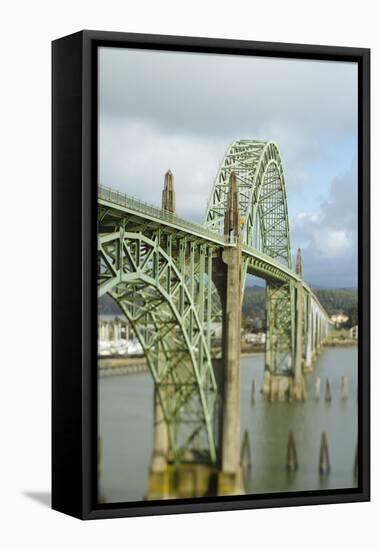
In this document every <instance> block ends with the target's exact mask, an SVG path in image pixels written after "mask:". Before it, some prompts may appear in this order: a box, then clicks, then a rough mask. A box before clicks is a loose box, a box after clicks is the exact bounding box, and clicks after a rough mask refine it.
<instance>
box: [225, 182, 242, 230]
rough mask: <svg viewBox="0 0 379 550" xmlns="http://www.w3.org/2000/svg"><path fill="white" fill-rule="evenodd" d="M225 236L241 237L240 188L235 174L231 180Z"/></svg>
mask: <svg viewBox="0 0 379 550" xmlns="http://www.w3.org/2000/svg"><path fill="white" fill-rule="evenodd" d="M224 235H226V236H231V235H233V236H234V237H235V238H236V239H238V238H239V235H240V219H239V206H238V187H237V176H236V174H235V172H232V173H231V174H230V178H229V192H228V199H227V205H226V210H225V218H224Z"/></svg>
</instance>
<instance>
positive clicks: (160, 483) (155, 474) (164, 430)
mask: <svg viewBox="0 0 379 550" xmlns="http://www.w3.org/2000/svg"><path fill="white" fill-rule="evenodd" d="M153 437H154V441H153V455H152V459H151V464H150V472H149V480H148V488H147V495H146V497H147V499H149V500H156V499H165V498H169V497H170V485H171V483H170V481H172V480H171V478H170V472H169V469H168V467H167V455H168V449H169V445H168V427H167V423H166V422H165V419H164V416H163V411H162V407H161V404H160V401H159V396H158V391H157V388H156V387H155V388H154V433H153Z"/></svg>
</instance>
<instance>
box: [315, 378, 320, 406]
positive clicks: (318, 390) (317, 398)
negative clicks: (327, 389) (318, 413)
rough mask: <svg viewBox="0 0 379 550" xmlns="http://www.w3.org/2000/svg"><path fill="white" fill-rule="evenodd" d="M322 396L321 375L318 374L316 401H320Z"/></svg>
mask: <svg viewBox="0 0 379 550" xmlns="http://www.w3.org/2000/svg"><path fill="white" fill-rule="evenodd" d="M320 396H321V380H320V377H319V376H318V377H317V378H316V380H315V398H316V401H320Z"/></svg>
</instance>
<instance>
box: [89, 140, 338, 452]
mask: <svg viewBox="0 0 379 550" xmlns="http://www.w3.org/2000/svg"><path fill="white" fill-rule="evenodd" d="M232 172H234V173H235V174H236V177H237V185H238V192H239V213H240V218H241V243H242V277H243V280H244V279H245V276H246V274H247V273H251V274H254V275H257V276H259V277H262V278H264V279H266V282H267V300H266V303H267V321H268V323H267V324H268V330H267V343H266V368H268V369H269V370H270V371H271V372H272V373H278V372H280V373H283V372H286V373H288V374H291V373H292V372H293V366H294V359H295V357H294V354H295V351H296V350H295V325H296V322H297V319H296V304H295V285H296V283H298V282H299V281H300V280H301V279H300V277H299V276H298V275H297V274H296V273H295V272H294V271H292V268H291V246H290V235H289V225H288V211H287V198H286V190H285V181H284V176H283V169H282V164H281V160H280V155H279V151H278V148H277V147H276V145H275V144H273V143H272V142H263V141H247V140H240V141H236V142H234V143H232V144H231V146H230V147H229V148H228V150H227V152H226V154H225V156H224V159H223V161H222V163H221V165H220V168H219V171H218V173H217V176H216V179H215V182H214V185H213V189H212V191H211V195H210V199H209V202H208V208H207V212H206V215H205V220H204V224H203V225H200V224H195V223H192V222H189V221H187V220H185V219H183V218H180V217H178V216H176V215H175V214H173V213H171V212H169V211H167V210H163V209H160V208H157V207H155V206H152V205H149V204H147V203H145V202H143V201H140V200H138V199H135V198H132V197H129V196H128V195H126V194H125V193H120V192H118V191H114V190H112V189H109V188H105V187H99V193H98V295H99V296H103V295H104V294H108V295H110V296H111V297H112V298H113V299H114V300H115V301H116V303H117V304H118V305H119V307H120V308H121V310H122V311H123V313H124V314H125V315H126V317H127V319H128V320H129V322H130V324H131V326H132V327H133V329H134V331H135V333H136V335H137V337H138V338H139V341H140V343H141V345H142V346H143V349H144V353H145V355H146V359H147V362H148V365H149V368H150V371H151V374H152V376H153V379H154V382H155V385H156V389H157V393H158V398H159V401H160V404H161V407H162V411H163V415H164V418H165V421H166V422H167V424H168V434H169V449H170V457H169V459H170V460H174V461H175V460H176V461H180V460H187V459H190V458H191V456H193V454H194V453H196V456H197V457H199V456H200V457H201V456H202V459H204V460H206V461H210V462H213V463H214V462H216V461H217V460H218V458H219V456H218V453H219V449H218V448H217V442H218V435H217V429H218V418H217V417H218V412H217V410H218V401H219V393H220V392H218V390H217V384H216V378H217V376H216V374H217V372H216V371H217V368H218V367H216V364H218V362H216V360H215V359H216V357H220V353H219V351H218V350H217V349H215V348H214V346H213V343H214V340H213V331H214V327H215V324H216V323H220V322H222V320H223V309H222V302H221V299H220V296H219V294H218V291H217V289H216V285H215V283H214V278H215V265H216V264H215V262H216V263H217V261H220V260H219V259H220V258H221V255H222V250H223V249H224V248H226V247H234V246H236V245H235V243H234V242H233V238H231V239H230V238H227V237H225V236H224V218H225V210H226V204H227V194H228V186H229V178H230V175H231V173H232ZM302 284H303V288H304V304H305V307H304V312H305V313H304V315H305V316H306V318H305V319H304V338H303V340H304V350H303V356H304V358H305V357H306V355H307V354H308V356H309V355H313V354H314V352H315V351H316V350H317V349H318V347H319V344H320V337H321V331H322V332H323V334H326V332H327V330H328V327H329V326H330V321H329V319H328V316H327V314H326V312H325V311H324V309H323V308H322V306H321V304H320V303H319V302H318V300H317V298H316V297H315V295H314V294H313V293H312V291H311V289H310V288H309V287H308V286H307V285H306V283H302ZM307 345H308V347H309V349H308V351H307V349H306V346H307Z"/></svg>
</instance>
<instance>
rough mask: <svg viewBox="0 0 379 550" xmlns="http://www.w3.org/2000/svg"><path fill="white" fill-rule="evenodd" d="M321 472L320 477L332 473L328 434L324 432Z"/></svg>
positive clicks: (321, 450)
mask: <svg viewBox="0 0 379 550" xmlns="http://www.w3.org/2000/svg"><path fill="white" fill-rule="evenodd" d="M319 472H320V475H324V476H327V475H329V473H330V460H329V448H328V440H327V438H326V432H322V434H321V445H320V459H319Z"/></svg>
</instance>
